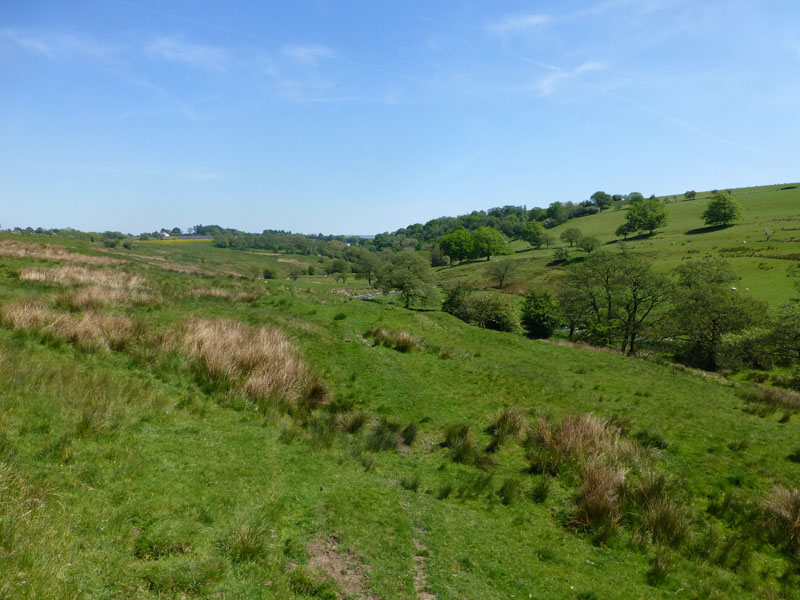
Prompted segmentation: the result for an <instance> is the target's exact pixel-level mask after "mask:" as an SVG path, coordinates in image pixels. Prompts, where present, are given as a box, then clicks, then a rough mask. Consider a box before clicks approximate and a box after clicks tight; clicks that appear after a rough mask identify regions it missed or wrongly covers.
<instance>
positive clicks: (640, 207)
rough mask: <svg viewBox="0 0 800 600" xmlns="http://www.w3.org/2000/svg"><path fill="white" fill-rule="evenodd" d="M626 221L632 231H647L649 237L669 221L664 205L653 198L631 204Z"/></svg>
mask: <svg viewBox="0 0 800 600" xmlns="http://www.w3.org/2000/svg"><path fill="white" fill-rule="evenodd" d="M626 219H627V220H628V223H629V226H630V227H631V228H632V229H633V230H634V231H647V232H648V233H649V234H650V235H653V232H654V231H655V230H656V229H658V228H659V227H664V225H666V224H667V221H668V220H669V219H668V217H667V211H666V209H665V208H664V205H663V204H661V203H660V202H659V201H658V200H657V199H655V198H651V199H649V200H643V201H639V202H633V203H632V204H631V206H630V208H629V209H628V214H627V215H626Z"/></svg>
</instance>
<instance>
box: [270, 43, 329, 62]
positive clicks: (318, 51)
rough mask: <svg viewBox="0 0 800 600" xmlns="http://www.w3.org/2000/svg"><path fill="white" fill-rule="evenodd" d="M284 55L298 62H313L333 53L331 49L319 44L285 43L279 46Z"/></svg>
mask: <svg viewBox="0 0 800 600" xmlns="http://www.w3.org/2000/svg"><path fill="white" fill-rule="evenodd" d="M281 52H282V53H283V55H284V56H288V57H289V58H292V59H294V60H296V61H298V62H302V63H307V64H313V63H316V62H318V61H320V60H322V59H324V58H330V57H332V56H333V55H334V53H333V50H331V49H330V48H328V47H327V46H323V45H321V44H310V45H295V44H287V45H285V46H283V48H281Z"/></svg>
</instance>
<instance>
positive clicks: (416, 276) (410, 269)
mask: <svg viewBox="0 0 800 600" xmlns="http://www.w3.org/2000/svg"><path fill="white" fill-rule="evenodd" d="M378 286H379V287H380V288H381V289H382V290H383V291H384V292H385V293H389V292H391V291H398V292H400V294H401V295H402V297H403V301H404V306H405V307H406V308H408V307H409V306H410V304H411V301H412V300H415V301H420V302H423V303H427V302H429V301H431V300H432V299H433V298H435V296H436V288H435V287H434V285H433V275H432V273H431V269H430V266H429V265H428V261H426V260H425V259H424V258H422V256H420V255H419V254H417V253H416V252H412V251H405V252H399V253H397V254H396V255H395V256H394V257H393V258H392V262H391V263H389V264H387V265H384V267H383V268H382V269H381V271H380V273H379V274H378Z"/></svg>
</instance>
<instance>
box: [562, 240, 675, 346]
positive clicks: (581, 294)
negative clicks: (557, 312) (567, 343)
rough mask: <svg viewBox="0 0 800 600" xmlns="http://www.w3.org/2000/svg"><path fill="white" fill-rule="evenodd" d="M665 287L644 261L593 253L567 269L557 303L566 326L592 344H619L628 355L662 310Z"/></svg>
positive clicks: (667, 288)
mask: <svg viewBox="0 0 800 600" xmlns="http://www.w3.org/2000/svg"><path fill="white" fill-rule="evenodd" d="M669 298H670V285H669V282H668V280H667V279H666V278H665V277H664V276H663V275H659V274H656V273H654V272H653V271H652V269H651V267H650V265H649V263H647V262H645V261H644V260H642V259H641V258H638V257H636V256H632V255H627V256H626V255H622V254H609V253H608V252H598V253H596V254H592V255H591V256H590V257H589V258H587V259H586V261H585V262H583V263H581V264H578V265H573V266H572V267H570V268H569V271H568V272H567V276H566V277H565V279H564V281H563V283H562V285H561V288H560V289H559V304H560V305H561V306H562V314H563V315H564V317H565V320H566V321H567V323H568V325H569V326H570V331H571V334H572V333H573V332H574V331H575V329H576V328H580V329H583V330H584V336H585V337H586V338H587V339H588V340H589V341H590V342H591V343H593V344H596V345H609V346H612V345H619V348H620V350H622V352H627V353H628V354H633V353H634V352H635V351H636V347H637V344H638V341H639V339H640V338H641V336H642V335H643V332H644V331H646V329H647V328H649V327H651V326H653V325H654V324H655V323H656V322H658V321H660V320H661V319H662V318H663V317H664V315H665V314H666V311H665V308H666V306H667V304H668V301H669Z"/></svg>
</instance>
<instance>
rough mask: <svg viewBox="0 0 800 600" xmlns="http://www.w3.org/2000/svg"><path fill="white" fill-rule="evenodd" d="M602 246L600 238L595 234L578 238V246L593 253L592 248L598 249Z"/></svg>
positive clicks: (588, 252)
mask: <svg viewBox="0 0 800 600" xmlns="http://www.w3.org/2000/svg"><path fill="white" fill-rule="evenodd" d="M599 247H600V239H599V238H598V237H597V236H594V235H584V236H581V239H579V240H578V248H580V249H581V250H583V251H584V252H586V253H587V254H591V253H592V250H597V248H599Z"/></svg>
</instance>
